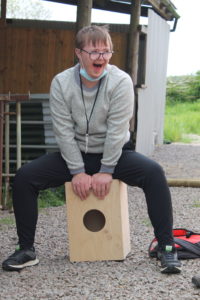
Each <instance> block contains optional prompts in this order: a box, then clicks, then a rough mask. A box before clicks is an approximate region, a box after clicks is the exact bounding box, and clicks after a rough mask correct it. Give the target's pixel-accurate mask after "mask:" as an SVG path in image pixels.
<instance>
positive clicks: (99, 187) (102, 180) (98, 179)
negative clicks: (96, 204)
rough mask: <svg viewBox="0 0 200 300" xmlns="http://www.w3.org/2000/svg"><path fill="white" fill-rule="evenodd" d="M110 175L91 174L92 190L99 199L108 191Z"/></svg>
mask: <svg viewBox="0 0 200 300" xmlns="http://www.w3.org/2000/svg"><path fill="white" fill-rule="evenodd" d="M111 182H112V175H110V174H104V173H98V174H95V175H93V176H92V190H93V192H94V195H95V196H96V197H97V198H99V199H104V198H105V196H106V195H107V194H108V193H109V190H110V185H111Z"/></svg>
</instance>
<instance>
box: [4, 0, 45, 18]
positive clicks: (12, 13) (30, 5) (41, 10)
mask: <svg viewBox="0 0 200 300" xmlns="http://www.w3.org/2000/svg"><path fill="white" fill-rule="evenodd" d="M6 17H7V18H14V19H34V20H46V19H48V18H50V17H51V12H50V10H48V9H47V8H46V7H45V6H44V5H43V1H41V0H7V13H6Z"/></svg>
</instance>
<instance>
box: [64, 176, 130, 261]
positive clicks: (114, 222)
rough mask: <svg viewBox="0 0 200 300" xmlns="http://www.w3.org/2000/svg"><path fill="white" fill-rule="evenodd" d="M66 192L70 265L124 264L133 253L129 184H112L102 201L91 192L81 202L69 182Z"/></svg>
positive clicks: (119, 182) (117, 181)
mask: <svg viewBox="0 0 200 300" xmlns="http://www.w3.org/2000/svg"><path fill="white" fill-rule="evenodd" d="M65 189H66V190H65V191H66V202H67V225H68V238H69V259H70V261H72V262H78V261H97V260H123V259H124V258H125V257H126V256H127V254H128V253H129V252H130V231H129V214H128V199H127V186H126V184H124V183H123V182H121V181H119V180H113V182H112V184H111V188H110V192H109V194H108V195H107V196H106V197H105V198H104V199H103V200H101V199H98V198H96V197H95V196H94V194H93V193H92V192H91V193H90V195H89V196H88V198H87V199H86V200H81V199H80V198H79V197H77V196H76V195H75V194H74V192H73V190H72V186H71V183H69V182H68V183H65Z"/></svg>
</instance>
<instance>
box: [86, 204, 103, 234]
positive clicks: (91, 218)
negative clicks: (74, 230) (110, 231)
mask: <svg viewBox="0 0 200 300" xmlns="http://www.w3.org/2000/svg"><path fill="white" fill-rule="evenodd" d="M105 223H106V218H105V216H104V214H103V213H102V212H101V211H99V210H97V209H92V210H89V211H88V212H86V213H85V215H84V217H83V224H84V225H85V227H86V228H87V229H88V230H90V231H93V232H97V231H100V230H101V229H102V228H103V227H104V225H105Z"/></svg>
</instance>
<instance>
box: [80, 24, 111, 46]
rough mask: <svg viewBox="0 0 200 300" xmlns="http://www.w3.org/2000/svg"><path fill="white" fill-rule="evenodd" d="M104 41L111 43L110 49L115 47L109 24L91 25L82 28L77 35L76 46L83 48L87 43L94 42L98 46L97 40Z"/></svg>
mask: <svg viewBox="0 0 200 300" xmlns="http://www.w3.org/2000/svg"><path fill="white" fill-rule="evenodd" d="M99 41H102V42H104V43H105V44H107V43H108V44H109V45H110V50H112V49H113V43H112V40H111V36H110V34H109V30H108V26H105V25H104V26H97V25H91V26H86V27H83V28H82V29H80V30H79V31H78V33H77V35H76V40H75V46H76V48H78V49H82V48H83V47H84V46H85V45H86V44H88V43H90V42H92V44H93V46H96V44H97V42H99Z"/></svg>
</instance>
